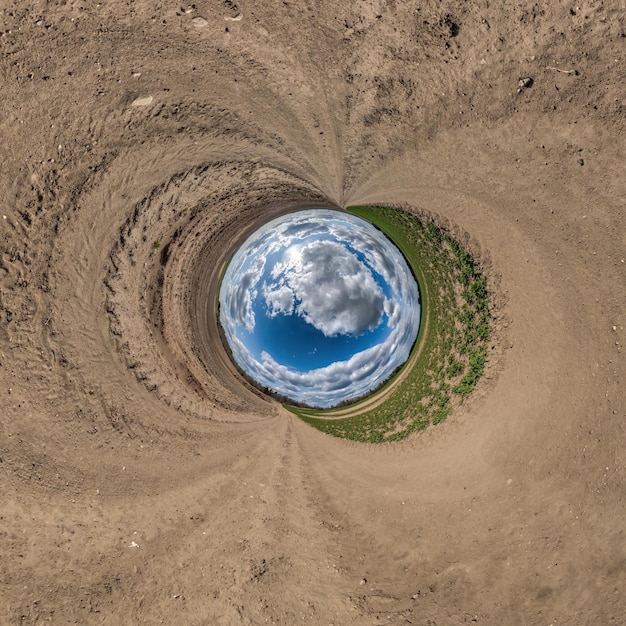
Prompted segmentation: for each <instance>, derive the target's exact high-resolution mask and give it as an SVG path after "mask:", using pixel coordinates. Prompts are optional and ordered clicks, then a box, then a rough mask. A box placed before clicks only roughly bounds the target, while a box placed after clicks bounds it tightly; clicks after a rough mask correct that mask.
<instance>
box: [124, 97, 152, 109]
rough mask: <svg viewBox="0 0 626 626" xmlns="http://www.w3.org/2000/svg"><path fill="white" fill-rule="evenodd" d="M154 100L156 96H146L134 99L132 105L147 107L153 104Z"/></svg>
mask: <svg viewBox="0 0 626 626" xmlns="http://www.w3.org/2000/svg"><path fill="white" fill-rule="evenodd" d="M153 100H154V98H153V97H152V96H145V97H143V98H137V99H136V100H133V102H132V103H131V105H130V106H131V107H147V106H149V105H150V104H152V101H153Z"/></svg>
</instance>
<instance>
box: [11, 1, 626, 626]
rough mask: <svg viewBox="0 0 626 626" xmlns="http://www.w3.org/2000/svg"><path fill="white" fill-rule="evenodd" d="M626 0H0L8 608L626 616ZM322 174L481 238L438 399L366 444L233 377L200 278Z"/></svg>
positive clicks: (211, 616)
mask: <svg viewBox="0 0 626 626" xmlns="http://www.w3.org/2000/svg"><path fill="white" fill-rule="evenodd" d="M238 4H239V3H238ZM625 8H626V5H625V3H624V2H623V0H614V1H609V0H604V1H603V0H583V1H581V2H574V1H569V0H560V1H558V2H552V3H535V2H531V1H529V0H522V1H515V2H513V1H511V0H503V1H502V2H498V3H494V2H488V1H487V0H476V1H475V2H461V1H460V0H442V1H440V2H426V1H421V2H420V1H413V2H402V3H401V2H394V1H392V0H388V1H386V2H385V1H382V0H380V1H374V0H364V1H362V2H351V3H343V4H342V5H337V3H332V2H327V1H325V0H322V1H320V2H313V1H310V2H295V1H294V2H280V3H274V2H265V1H264V2H254V3H252V2H245V3H244V2H242V3H240V4H239V6H235V5H234V3H233V2H231V1H225V2H217V1H201V2H197V3H196V5H195V8H192V7H190V9H189V12H186V11H185V10H183V9H187V5H184V6H183V7H179V6H178V5H175V4H172V3H165V2H146V1H144V0H137V1H136V2H121V1H118V0H111V1H110V2H106V3H102V4H100V5H96V4H95V3H91V2H83V3H80V2H74V1H73V0H68V2H65V3H56V4H52V3H47V2H9V1H8V0H4V1H3V2H2V3H0V52H1V53H2V56H1V61H0V81H1V84H2V95H3V97H2V101H1V103H0V137H1V139H2V146H3V148H2V154H3V157H2V161H1V165H0V189H1V190H2V208H1V212H0V237H1V239H0V406H1V407H2V408H1V409H0V416H1V419H0V424H1V430H0V555H1V558H0V623H3V624H4V623H6V624H39V623H49V622H52V623H58V624H68V623H74V624H100V623H104V624H159V623H164V624H174V623H184V624H198V625H199V624H263V623H277V624H289V625H290V624H295V623H300V622H308V623H313V624H337V625H342V624H359V625H360V624H419V625H426V624H428V625H431V626H432V625H445V624H461V623H479V624H538V625H545V626H548V625H549V624H573V625H576V624H623V623H624V615H625V614H626V598H625V595H624V593H625V588H624V585H625V581H626V537H625V530H626V529H625V525H624V519H625V518H626V504H625V503H626V493H625V485H626V475H625V467H626V447H625V443H626V442H625V437H624V434H625V417H626V416H625V402H624V399H625V398H624V396H625V391H624V370H625V366H624V359H623V354H622V345H623V343H624V341H625V340H624V310H625V306H624V305H625V302H624V297H625V294H626V290H625V286H626V285H625V282H626V281H625V280H624V272H625V269H626V264H625V257H626V224H625V217H624V216H625V210H624V209H625V207H624V198H625V197H626V172H625V169H626V168H625V163H626V154H625V141H624V138H625V135H624V126H625V124H624V119H625V113H626V94H625V93H624V83H625V81H624V67H625V66H626V65H625V62H626V55H625V53H624V46H625V43H626V37H625V35H626V22H625ZM199 18H201V19H199ZM228 18H235V19H228ZM239 18H240V19H239ZM557 70H563V71H557ZM574 70H575V71H574ZM528 78H531V79H532V81H530V82H529V81H528V80H526V79H528ZM520 81H521V82H520ZM303 201H304V202H309V201H310V202H311V203H314V204H322V205H328V206H346V205H348V204H359V203H369V202H385V203H391V202H393V203H404V204H407V205H409V206H413V207H415V208H419V209H420V210H422V209H423V210H428V211H430V212H432V213H434V214H436V215H438V216H439V217H440V218H441V219H445V220H448V221H449V222H450V224H451V225H453V226H454V227H455V228H458V229H459V230H460V231H463V232H467V233H468V234H469V235H470V237H471V238H472V245H473V246H475V247H477V248H479V249H480V250H481V254H482V256H483V258H484V259H488V262H489V277H490V285H491V287H492V289H493V290H494V297H495V298H497V300H498V302H499V303H501V304H502V306H500V307H499V308H498V315H497V319H496V320H495V322H494V323H495V324H496V327H497V342H495V343H494V349H493V357H492V358H491V360H490V364H489V369H488V372H487V375H486V377H485V378H484V379H483V380H482V381H481V383H480V384H479V386H478V388H477V389H476V391H475V393H474V394H473V397H472V398H471V399H470V400H469V401H468V402H466V403H465V404H463V405H462V406H461V407H460V408H459V409H458V410H457V411H456V412H455V413H454V414H453V415H452V416H451V417H450V418H449V419H448V420H447V421H446V422H445V423H443V424H440V425H438V426H437V427H431V428H430V429H428V430H427V431H425V432H424V433H421V434H419V435H417V436H415V437H414V438H412V439H410V440H409V441H406V442H404V443H402V444H397V445H396V444H394V445H385V446H373V445H372V446H369V445H357V444H352V443H350V442H347V441H341V440H336V439H333V438H331V437H328V436H325V435H323V434H321V433H319V432H317V431H315V430H313V429H311V428H310V427H308V426H307V425H305V424H304V423H302V422H300V421H299V420H298V419H297V418H295V417H294V416H292V415H288V414H286V413H285V412H283V411H282V410H281V409H279V407H277V406H276V405H275V404H273V403H271V402H268V401H266V400H264V399H262V398H261V397H259V396H258V395H257V394H256V393H254V392H253V391H252V390H250V389H247V388H245V387H244V386H242V385H241V384H240V383H239V382H238V381H237V379H236V377H234V376H233V375H232V372H231V371H230V369H229V368H230V366H229V365H228V363H227V361H226V360H224V355H223V353H222V352H220V351H219V350H217V349H216V347H215V346H216V342H215V334H214V332H212V331H211V332H209V331H208V330H207V329H209V328H210V323H211V309H210V306H209V305H210V298H206V297H205V294H208V293H209V291H210V289H211V285H212V284H214V283H213V281H214V279H215V271H216V268H217V267H218V266H219V263H220V261H221V260H223V258H224V255H225V254H226V253H227V251H228V250H229V249H230V247H231V244H232V243H233V242H234V241H236V240H237V238H238V237H240V236H241V234H242V233H243V232H245V231H246V229H248V228H251V227H252V226H253V225H254V224H255V223H258V221H259V220H260V219H262V218H263V216H264V215H265V214H267V215H269V214H272V212H277V211H280V210H284V208H285V207H286V206H292V205H293V204H294V203H300V202H303Z"/></svg>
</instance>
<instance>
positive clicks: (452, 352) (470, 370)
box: [286, 206, 490, 442]
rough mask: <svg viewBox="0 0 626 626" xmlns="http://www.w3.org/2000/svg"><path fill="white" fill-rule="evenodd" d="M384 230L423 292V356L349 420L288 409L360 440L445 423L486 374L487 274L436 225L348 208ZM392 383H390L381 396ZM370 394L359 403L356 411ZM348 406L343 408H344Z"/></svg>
mask: <svg viewBox="0 0 626 626" xmlns="http://www.w3.org/2000/svg"><path fill="white" fill-rule="evenodd" d="M348 210H349V211H350V212H352V213H354V214H356V215H359V216H361V217H363V218H365V219H367V220H368V221H370V222H371V223H372V224H374V225H375V226H377V227H378V228H380V229H381V230H382V231H383V232H384V233H385V234H386V235H387V236H388V237H389V238H390V239H391V240H392V241H393V242H394V243H395V244H396V245H397V246H398V247H399V248H400V249H401V250H402V252H403V253H404V255H405V257H406V258H407V260H408V262H409V264H410V266H411V268H412V269H413V272H414V273H415V276H416V278H417V280H418V283H419V286H420V291H421V294H422V320H424V319H427V320H428V321H427V326H428V327H427V328H426V327H425V326H426V324H424V323H422V324H421V326H420V332H419V335H418V340H417V341H416V343H415V346H414V347H413V352H412V354H411V356H410V357H409V359H408V361H407V363H411V357H412V356H414V353H415V351H416V350H418V349H419V350H421V353H420V355H419V357H418V358H417V361H416V362H415V363H414V364H413V366H412V368H411V370H410V371H409V372H407V373H406V376H405V377H404V378H403V380H402V381H401V382H400V383H399V384H397V385H396V386H395V387H394V388H393V390H392V391H391V392H389V395H388V397H387V398H386V399H385V400H384V401H383V402H382V403H381V404H379V405H378V406H376V407H375V408H372V409H367V408H366V407H364V410H363V411H362V412H357V413H356V414H353V415H351V416H349V417H346V418H337V419H325V417H331V416H332V414H333V410H332V409H331V410H328V411H321V410H313V409H300V408H295V407H290V406H287V407H286V408H288V409H289V410H290V411H292V412H294V413H295V414H296V415H298V416H300V417H301V418H302V419H303V420H304V421H306V422H308V423H309V424H311V425H312V426H314V427H316V428H318V429H319V430H321V431H323V432H326V433H329V434H332V435H335V436H337V437H344V438H347V439H352V440H355V441H368V442H384V441H394V440H399V439H403V438H405V437H407V436H408V435H409V434H410V433H411V432H413V431H415V430H421V429H423V428H426V426H428V425H429V424H431V423H432V424H437V423H439V422H441V421H442V420H444V419H445V418H446V417H447V416H448V415H449V413H450V411H451V406H450V405H451V401H452V399H453V397H454V396H457V397H460V398H463V397H466V396H467V395H469V393H471V391H472V390H473V389H474V387H475V385H476V383H477V381H478V379H479V378H480V376H481V374H482V373H483V370H484V367H485V362H486V358H487V347H486V344H487V341H488V340H489V335H490V325H489V307H488V298H487V289H486V283H485V280H484V278H483V277H482V276H481V275H480V272H479V270H478V266H477V264H476V263H475V261H474V259H473V258H472V256H471V255H470V254H469V253H468V252H467V251H465V250H464V249H463V247H462V246H461V245H460V244H459V243H458V242H457V241H456V240H455V239H454V238H453V237H452V236H451V235H450V234H449V233H447V232H446V231H444V230H443V229H441V228H439V227H438V226H436V225H435V224H433V223H432V222H424V221H422V220H420V219H419V218H418V217H416V216H414V215H411V214H409V213H406V212H404V211H401V210H400V209H396V208H391V207H382V206H375V207H350V208H349V209H348ZM391 383H392V381H391V380H390V381H387V383H386V385H385V386H383V387H381V388H380V389H379V390H378V391H377V393H381V392H383V391H384V390H385V388H386V387H388V386H389V385H391ZM370 398H371V396H370V397H368V398H366V399H364V400H362V401H360V402H359V403H356V404H355V405H353V408H358V406H359V404H364V403H366V402H367V401H368V400H370ZM344 409H345V407H342V409H336V410H335V411H337V410H344Z"/></svg>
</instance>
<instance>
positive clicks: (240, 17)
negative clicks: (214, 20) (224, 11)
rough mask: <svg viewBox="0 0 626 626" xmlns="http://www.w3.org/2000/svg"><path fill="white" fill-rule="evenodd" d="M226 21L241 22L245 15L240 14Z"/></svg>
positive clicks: (226, 18)
mask: <svg viewBox="0 0 626 626" xmlns="http://www.w3.org/2000/svg"><path fill="white" fill-rule="evenodd" d="M224 19H225V20H226V21H227V22H241V20H242V19H243V14H242V13H239V14H237V15H235V17H225V18H224Z"/></svg>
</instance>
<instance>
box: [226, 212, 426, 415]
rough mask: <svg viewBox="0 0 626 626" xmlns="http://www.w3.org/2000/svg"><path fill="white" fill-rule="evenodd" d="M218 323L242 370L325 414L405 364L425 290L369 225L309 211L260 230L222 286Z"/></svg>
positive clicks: (231, 264) (392, 247) (239, 254)
mask: <svg viewBox="0 0 626 626" xmlns="http://www.w3.org/2000/svg"><path fill="white" fill-rule="evenodd" d="M219 303H220V312H219V315H220V323H221V325H222V328H223V329H224V334H225V336H226V341H227V342H228V345H229V347H230V350H231V352H232V356H233V358H234V359H235V361H236V363H237V364H238V365H239V367H240V368H241V369H242V370H243V371H244V372H246V373H247V374H248V375H249V376H251V377H252V378H253V379H254V380H255V381H256V382H257V383H258V384H259V385H261V386H262V387H268V388H269V389H272V390H273V391H275V392H278V393H279V394H282V395H283V396H286V397H287V398H289V399H291V400H293V401H295V402H298V403H303V404H307V405H309V406H312V407H320V408H329V407H332V406H335V405H337V404H339V403H341V402H343V401H349V400H353V399H356V398H359V397H361V396H363V395H365V394H367V393H368V392H370V391H373V390H374V389H376V388H377V387H378V386H379V385H380V384H381V383H383V382H384V381H385V380H386V379H387V378H388V377H389V376H390V375H391V373H392V372H393V371H394V370H395V369H396V368H397V367H398V366H399V365H402V363H404V361H406V359H407V358H408V356H409V353H410V352H411V348H412V347H413V344H414V343H415V339H416V338H417V334H418V331H419V324H420V299H419V288H418V286H417V283H416V281H415V278H414V277H413V274H412V272H411V270H410V268H409V266H408V265H407V262H406V260H405V259H404V257H403V256H402V254H401V253H400V251H399V250H398V248H397V247H396V246H395V245H394V244H393V243H392V242H391V241H390V240H389V239H388V238H387V237H386V236H385V235H384V234H383V233H382V232H380V231H379V230H377V229H376V228H374V226H372V225H371V224H370V223H369V222H367V221H365V220H363V219H361V218H359V217H356V216H354V215H351V214H349V213H344V212H341V211H333V210H330V209H307V210H304V211H298V212H296V213H290V214H287V215H283V216H282V217H279V218H277V219H274V220H272V221H270V222H267V223H266V224H264V225H263V226H262V227H261V228H259V229H258V230H257V231H256V232H255V233H253V234H252V235H251V236H250V237H249V238H248V239H247V240H246V241H245V242H244V243H243V244H242V245H241V247H240V248H239V249H238V250H237V251H236V252H235V254H234V255H233V257H232V258H231V260H230V262H229V264H228V267H227V268H226V271H225V273H224V276H223V278H222V284H221V287H220V295H219Z"/></svg>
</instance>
